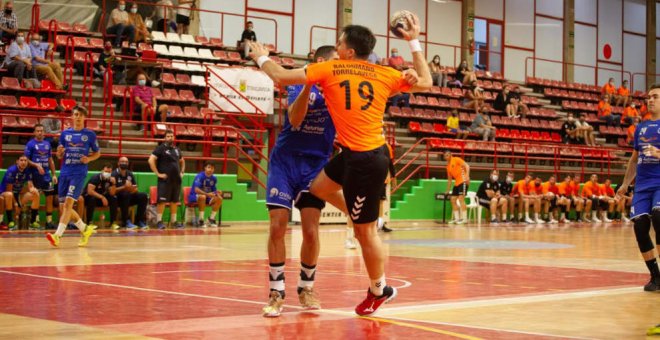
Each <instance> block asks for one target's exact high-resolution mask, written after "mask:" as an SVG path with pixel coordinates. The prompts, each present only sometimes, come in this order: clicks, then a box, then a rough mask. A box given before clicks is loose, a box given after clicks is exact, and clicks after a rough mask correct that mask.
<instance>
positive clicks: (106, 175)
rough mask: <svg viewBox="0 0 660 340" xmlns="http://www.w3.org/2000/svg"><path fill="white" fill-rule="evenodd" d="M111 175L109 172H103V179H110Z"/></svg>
mask: <svg viewBox="0 0 660 340" xmlns="http://www.w3.org/2000/svg"><path fill="white" fill-rule="evenodd" d="M110 175H111V174H110V173H109V172H102V173H101V176H102V177H103V179H108V178H110Z"/></svg>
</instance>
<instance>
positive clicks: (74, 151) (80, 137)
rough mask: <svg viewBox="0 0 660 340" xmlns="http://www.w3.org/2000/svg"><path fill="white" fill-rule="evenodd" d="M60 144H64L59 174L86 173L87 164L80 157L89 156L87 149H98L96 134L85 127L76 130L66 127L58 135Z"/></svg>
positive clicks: (95, 150) (84, 174) (94, 150)
mask: <svg viewBox="0 0 660 340" xmlns="http://www.w3.org/2000/svg"><path fill="white" fill-rule="evenodd" d="M60 145H62V146H64V149H65V151H64V161H63V162H62V169H60V175H83V176H86V175H87V164H83V163H82V162H81V161H80V159H81V158H82V157H83V156H89V151H90V150H92V151H93V152H97V151H99V144H98V143H97V142H96V134H95V133H94V132H93V131H92V130H89V129H87V128H84V129H82V130H79V131H76V130H74V129H73V128H68V129H66V130H64V131H63V132H62V134H61V135H60Z"/></svg>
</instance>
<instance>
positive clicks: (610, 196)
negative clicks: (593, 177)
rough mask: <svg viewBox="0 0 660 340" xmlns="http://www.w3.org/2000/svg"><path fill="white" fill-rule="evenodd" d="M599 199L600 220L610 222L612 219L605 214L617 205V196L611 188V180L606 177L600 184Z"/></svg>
mask: <svg viewBox="0 0 660 340" xmlns="http://www.w3.org/2000/svg"><path fill="white" fill-rule="evenodd" d="M598 200H599V201H600V205H601V209H602V210H603V211H601V220H602V221H603V222H605V223H610V222H612V220H611V219H610V218H609V216H607V215H608V214H612V213H613V212H614V208H615V207H616V206H618V205H619V198H617V197H616V195H615V194H614V189H612V181H610V179H609V178H608V179H606V180H605V182H604V183H603V184H601V185H600V197H599V198H598Z"/></svg>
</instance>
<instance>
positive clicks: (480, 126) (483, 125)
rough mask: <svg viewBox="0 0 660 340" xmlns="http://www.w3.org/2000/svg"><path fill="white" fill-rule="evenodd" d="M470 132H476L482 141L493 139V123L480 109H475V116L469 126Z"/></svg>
mask: <svg viewBox="0 0 660 340" xmlns="http://www.w3.org/2000/svg"><path fill="white" fill-rule="evenodd" d="M469 130H470V132H473V133H476V134H477V135H479V136H481V138H482V139H483V140H484V141H487V140H490V141H494V140H495V132H496V129H495V127H494V126H493V123H492V122H491V121H490V118H489V117H488V115H484V114H482V113H481V112H480V111H477V116H476V117H474V120H473V121H472V125H470V128H469Z"/></svg>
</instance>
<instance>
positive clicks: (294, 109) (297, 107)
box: [289, 85, 312, 129]
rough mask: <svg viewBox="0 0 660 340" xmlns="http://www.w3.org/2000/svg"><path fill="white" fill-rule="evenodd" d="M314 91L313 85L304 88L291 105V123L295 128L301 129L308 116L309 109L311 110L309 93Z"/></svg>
mask: <svg viewBox="0 0 660 340" xmlns="http://www.w3.org/2000/svg"><path fill="white" fill-rule="evenodd" d="M311 89H312V85H305V86H303V88H302V90H301V91H300V93H299V94H298V97H296V100H294V101H293V104H291V105H289V123H290V124H291V126H293V127H294V128H296V129H297V128H298V127H300V124H302V122H303V120H304V119H305V115H307V109H308V108H309V105H308V102H309V93H310V91H311Z"/></svg>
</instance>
